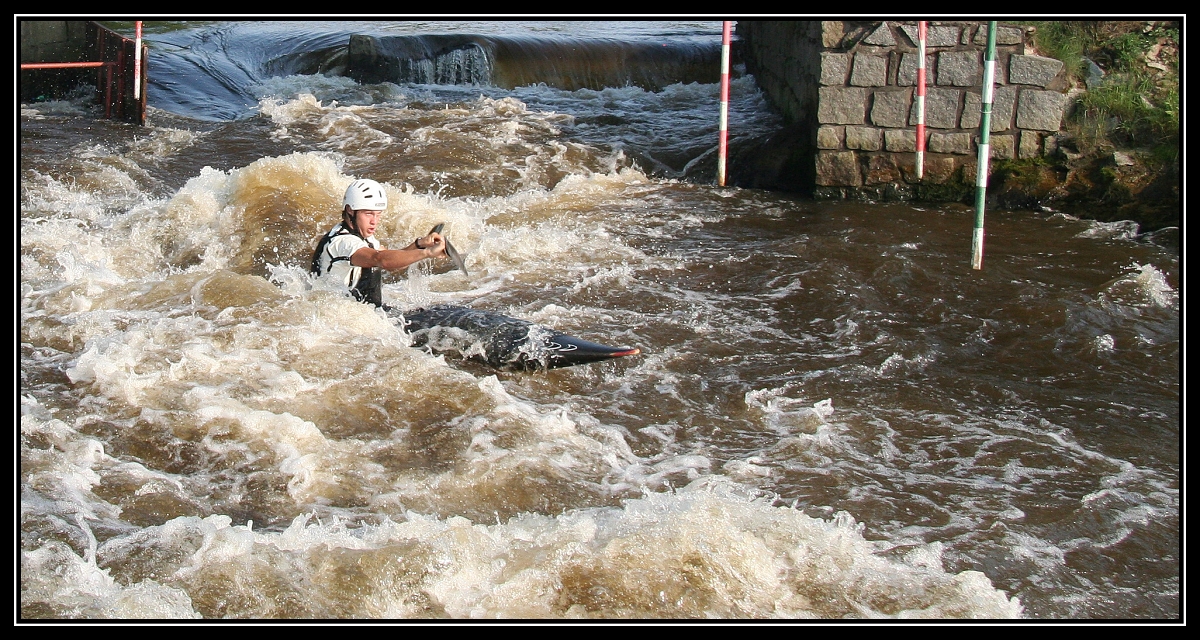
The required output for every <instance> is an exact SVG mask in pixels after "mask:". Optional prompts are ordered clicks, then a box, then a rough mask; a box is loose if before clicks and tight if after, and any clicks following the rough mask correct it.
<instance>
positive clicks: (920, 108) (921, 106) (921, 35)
mask: <svg viewBox="0 0 1200 640" xmlns="http://www.w3.org/2000/svg"><path fill="white" fill-rule="evenodd" d="M924 175H925V21H924V20H919V21H918V22H917V180H920V179H921V178H922V177H924Z"/></svg>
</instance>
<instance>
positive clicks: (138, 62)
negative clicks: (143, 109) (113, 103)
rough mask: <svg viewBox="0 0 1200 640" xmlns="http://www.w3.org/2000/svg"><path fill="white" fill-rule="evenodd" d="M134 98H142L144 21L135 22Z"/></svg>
mask: <svg viewBox="0 0 1200 640" xmlns="http://www.w3.org/2000/svg"><path fill="white" fill-rule="evenodd" d="M133 25H134V26H133V32H134V36H133V99H134V100H141V99H142V21H141V20H137V21H136V22H134V23H133Z"/></svg>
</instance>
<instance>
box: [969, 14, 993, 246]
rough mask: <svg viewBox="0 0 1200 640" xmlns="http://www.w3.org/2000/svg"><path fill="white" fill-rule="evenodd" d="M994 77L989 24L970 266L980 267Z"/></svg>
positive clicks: (989, 25) (989, 24) (984, 67)
mask: <svg viewBox="0 0 1200 640" xmlns="http://www.w3.org/2000/svg"><path fill="white" fill-rule="evenodd" d="M995 78H996V21H995V20H992V21H990V22H988V39H987V59H986V60H985V61H984V63H983V100H982V104H981V105H980V114H979V115H980V118H979V163H978V164H979V170H978V171H977V172H976V174H975V234H974V236H973V237H972V239H971V267H972V268H973V269H982V268H983V203H984V199H985V196H986V195H987V176H988V158H989V157H990V156H991V145H990V144H988V137H989V134H990V132H991V129H992V82H993V81H994V80H995Z"/></svg>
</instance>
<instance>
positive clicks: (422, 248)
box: [413, 238, 425, 251]
mask: <svg viewBox="0 0 1200 640" xmlns="http://www.w3.org/2000/svg"><path fill="white" fill-rule="evenodd" d="M413 246H414V247H416V248H417V251H424V250H425V247H422V246H421V239H420V238H417V239H416V240H413Z"/></svg>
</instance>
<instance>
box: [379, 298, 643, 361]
mask: <svg viewBox="0 0 1200 640" xmlns="http://www.w3.org/2000/svg"><path fill="white" fill-rule="evenodd" d="M389 312H390V313H392V314H393V315H399V316H401V317H402V318H403V322H404V328H405V330H406V331H408V332H409V333H410V334H411V335H412V338H413V346H414V347H422V348H428V349H429V350H430V351H432V352H434V353H458V354H460V355H461V356H462V357H463V358H465V359H469V360H474V361H476V362H483V363H486V364H488V365H489V366H491V367H493V368H496V369H501V370H510V371H512V370H515V371H539V370H541V371H544V370H547V369H557V368H559V367H573V366H575V365H580V364H588V363H590V362H601V361H604V360H611V359H613V358H621V357H625V356H633V355H637V354H639V353H641V349H638V348H635V347H611V346H608V345H604V344H599V343H596V342H589V341H587V340H582V339H580V338H576V337H575V336H570V335H567V334H565V333H562V332H559V331H556V330H554V329H551V328H549V327H545V326H542V325H539V324H536V323H533V322H529V321H528V320H521V319H519V318H513V317H510V316H506V315H503V314H500V313H496V312H494V311H483V310H480V309H471V308H468V307H459V306H455V305H436V306H431V307H423V308H420V309H410V310H408V311H403V312H399V311H397V310H394V309H391V310H389Z"/></svg>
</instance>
